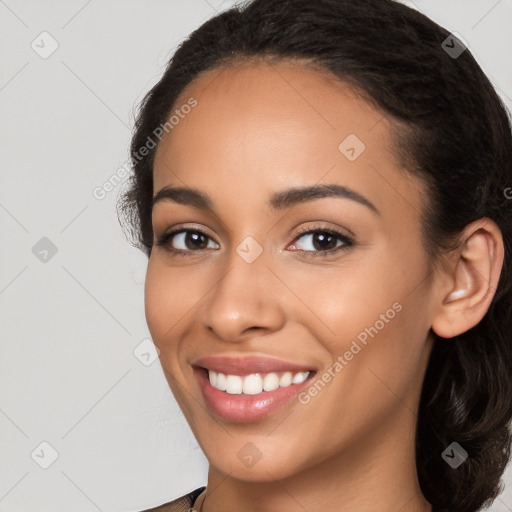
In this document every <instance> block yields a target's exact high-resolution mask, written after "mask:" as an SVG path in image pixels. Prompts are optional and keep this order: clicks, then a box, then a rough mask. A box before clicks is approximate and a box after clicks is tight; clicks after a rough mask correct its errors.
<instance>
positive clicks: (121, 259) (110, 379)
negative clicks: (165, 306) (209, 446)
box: [0, 0, 512, 512]
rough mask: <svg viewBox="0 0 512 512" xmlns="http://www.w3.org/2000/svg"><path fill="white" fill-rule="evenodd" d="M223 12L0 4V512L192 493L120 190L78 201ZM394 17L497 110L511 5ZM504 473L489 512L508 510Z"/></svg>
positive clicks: (203, 468) (438, 7)
mask: <svg viewBox="0 0 512 512" xmlns="http://www.w3.org/2000/svg"><path fill="white" fill-rule="evenodd" d="M233 3H234V2H233V1H225V2H221V1H214V0H151V1H142V0H137V1H135V0H103V1H100V0H89V1H86V0H73V1H70V0H67V1H64V0H46V1H39V2H37V1H35V0H31V1H29V0H17V1H15V0H9V1H8V0H5V1H3V0H0V119H1V123H0V158H1V166H2V167H1V169H2V170H1V173H0V179H1V183H0V229H1V232H2V249H3V250H2V251H1V265H0V314H1V329H2V353H1V357H0V389H1V393H0V461H1V462H0V511H9V512H22V511H23V512H26V511H27V510H33V511H52V512H59V511H68V510H74V511H76V512H79V511H84V512H85V511H94V510H100V511H109V512H117V511H126V512H129V511H137V510H141V509H143V508H147V507H150V506H155V505H157V504H160V503H163V502H165V501H168V500H170V499H173V498H175V497H177V496H178V495H181V494H184V493H185V492H188V491H190V490H191V489H193V488H195V487H198V486H200V485H203V484H204V483H205V482H206V473H207V464H206V459H205V458H204V456H203V455H202V453H201V451H200V450H199V448H198V446H197V443H196V442H195V440H194V438H193V436H192V434H191V433H190V431H189V429H188V426H187V424H186V422H185V420H184V419H183V416H182V415H181V413H180V412H179V409H178V407H177V405H176V403H175V401H174V399H173V397H172V394H171V392H170V391H169V389H168V386H167V382H166V381H165V378H164V376H163V373H162V370H161V367H160V365H159V362H158V359H156V360H155V359H154V358H155V354H154V349H153V352H152V350H151V342H150V341H148V340H147V339H148V338H149V331H148V329H147V326H146V323H145V318H144V303H143V287H144V274H145V268H146V263H147V260H146V259H145V257H144V256H143V255H142V253H139V252H138V251H137V250H135V249H133V248H131V247H130V246H129V244H128V242H127V241H126V240H125V239H124V238H123V234H122V232H121V229H120V227H119V225H118V222H117V217H116V213H115V202H116V199H117V196H118V194H119V192H120V191H121V189H122V186H121V185H119V186H117V187H116V188H115V189H114V190H113V191H111V192H109V193H107V194H106V197H105V198H104V199H102V200H99V199H96V198H95V197H94V195H93V190H94V189H95V188H96V187H100V186H102V184H103V183H105V181H107V180H108V179H109V178H110V177H111V176H112V175H115V174H119V171H118V170H119V169H120V168H121V167H122V166H123V165H124V164H125V163H126V161H127V159H128V155H129V151H128V144H129V138H130V129H131V126H132V123H133V115H134V106H135V105H136V104H137V103H138V101H139V100H140V99H141V98H142V96H143V94H144V93H145V92H146V91H147V90H148V89H149V88H150V87H151V86H152V85H153V84H154V83H155V82H156V81H157V80H158V78H159V77H160V76H161V74H162V72H163V70H164V66H165V63H166V61H167V59H168V57H169V56H170V55H171V54H172V52H173V51H174V49H175V48H176V45H177V44H178V43H179V42H180V41H181V40H182V39H183V38H184V37H185V36H186V35H187V34H188V33H189V32H191V31H192V30H193V29H194V28H196V27H197V26H198V25H200V24H201V23H202V22H203V21H205V20H206V19H207V18H209V17H211V16H212V15H213V14H215V12H216V11H220V10H222V9H224V8H227V7H229V6H230V5H232V4H233ZM406 3H408V4H409V5H411V6H413V7H416V8H418V9H419V10H421V11H423V12H425V13H426V14H427V15H428V16H430V17H431V18H433V19H434V20H435V21H437V22H438V23H440V24H441V25H444V26H445V27H446V28H448V29H449V30H451V31H456V32H458V33H459V34H461V35H462V36H463V37H464V39H465V40H466V42H467V43H468V44H469V47H470V49H471V51H472V52H473V54H474V55H475V57H476V58H477V60H478V61H479V62H480V64H481V66H482V67H483V68H484V71H486V73H487V74H488V76H489V77H490V78H491V80H492V81H493V83H494V84H495V86H496V87H497V90H498V92H499V93H500V94H501V96H502V97H503V98H504V99H505V100H506V102H507V104H508V106H509V108H512V100H511V98H512V66H511V65H510V63H511V62H512V60H511V57H512V32H511V31H510V28H509V27H510V26H512V0H499V1H497V0H473V1H468V0H449V1H447V0H425V1H420V0H416V1H415V2H414V4H413V2H406ZM44 31H46V32H48V33H49V34H50V35H49V36H48V35H42V36H41V35H40V34H41V33H42V32H44ZM52 44H53V45H56V44H58V47H57V49H56V50H55V51H54V52H53V53H52V54H51V55H47V53H49V52H50V51H51V50H52ZM45 52H46V53H45ZM43 57H45V58H43ZM511 185H512V184H511ZM55 251H57V252H55ZM144 340H146V341H144ZM150 363H151V364H150ZM41 443H48V444H41ZM55 457H57V458H56V460H53V459H55ZM45 466H48V467H47V469H43V467H45ZM511 473H512V472H511V471H510V469H509V471H508V473H507V477H506V479H505V481H506V484H507V487H506V489H505V492H504V493H503V494H502V495H501V496H500V497H499V498H498V499H497V500H496V502H495V504H494V505H493V507H492V508H491V509H490V510H492V511H493V512H506V511H512V490H511V488H512V478H511Z"/></svg>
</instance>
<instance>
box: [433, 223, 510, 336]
mask: <svg viewBox="0 0 512 512" xmlns="http://www.w3.org/2000/svg"><path fill="white" fill-rule="evenodd" d="M504 252H505V251H504V247H503V237H502V234H501V231H500V229H499V227H498V226H497V224H496V223H495V222H494V221H492V220H491V219H488V218H482V219H478V220H476V221H474V222H472V223H470V224H468V225H467V226H466V228H465V229H464V231H463V233H462V234H461V237H460V244H459V248H458V249H456V250H455V251H454V253H453V255H452V258H451V259H450V264H449V265H447V266H446V267H445V269H444V270H443V271H442V277H441V278H440V281H438V283H442V284H441V285H440V287H439V289H440V294H439V300H438V304H437V305H436V306H435V312H434V316H433V319H432V330H433V331H434V332H435V333H436V334H437V335H438V336H441V337H442V338H452V337H453V336H457V335H458V334H461V333H463V332H466V331H468V330H469V329H471V328H472V327H474V326H475V325H476V324H478V322H480V320H482V318H483V317H484V316H485V314H486V313H487V310H488V309H489V306H490V304H491V301H492V299H493V297H494V294H495V292H496V288H497V287H498V282H499V277H500V273H501V269H502V267H503V259H504Z"/></svg>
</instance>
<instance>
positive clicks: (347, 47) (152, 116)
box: [118, 0, 512, 512]
mask: <svg viewBox="0 0 512 512" xmlns="http://www.w3.org/2000/svg"><path fill="white" fill-rule="evenodd" d="M449 36H450V32H449V31H447V30H446V29H445V28H443V27H441V26H439V25H438V24H436V23H435V22H433V21H432V20H430V19H429V18H428V17H426V16H424V15H423V14H421V13H419V12H418V11H416V10H414V9H412V8H409V7H407V6H405V5H403V4H401V3H399V2H397V1H394V0H315V1H314V2H313V1H310V0H253V1H248V2H245V3H243V4H240V5H237V6H235V7H233V8H231V9H229V10H227V11H224V12H222V13H220V14H219V15H217V16H215V17H213V18H212V19H210V20H208V21H207V22H206V23H204V24H203V25H202V26H200V27H199V28H198V29H197V30H195V31H194V32H193V33H192V34H191V35H190V36H189V37H188V38H187V39H186V40H185V41H184V42H183V43H182V44H181V45H180V46H179V48H178V50H177V51H176V52H175V54H174V56H173V57H172V58H171V59H170V61H169V63H168V66H167V69H166V71H165V73H164V75H163V76H162V78H161V79H160V81H159V82H158V83H157V84H156V85H155V86H154V87H153V88H152V89H151V90H150V91H149V93H148V94H147V95H146V96H145V98H144V99H143V101H142V102H141V104H140V107H139V112H138V116H137V119H136V125H135V130H134V134H133V139H132V143H131V153H132V163H133V171H134V172H133V175H132V176H131V178H130V180H129V182H128V186H129V188H128V189H127V191H126V192H125V193H124V195H123V196H122V198H121V200H120V201H119V203H118V212H119V215H120V220H121V223H122V224H123V227H124V228H125V229H126V230H127V231H129V232H130V234H131V237H132V239H134V244H135V245H136V246H137V247H139V248H140V249H142V250H143V251H144V252H145V254H146V255H147V256H149V255H150V254H151V248H152V246H153V229H152V224H151V208H152V196H153V159H154V154H155V150H156V147H154V148H152V149H150V150H149V151H148V153H147V155H146V156H145V157H144V158H140V153H139V150H140V148H141V147H143V146H146V147H147V146H148V144H147V143H148V140H149V138H151V137H152V134H154V130H155V129H156V128H157V127H159V126H162V125H163V124H164V123H165V122H166V121H167V120H168V119H169V116H170V114H171V111H172V109H173V108H175V107H176V100H177V99H178V97H179V96H180V94H181V93H183V91H184V89H185V88H186V87H187V86H188V85H189V84H190V83H191V82H192V81H193V80H194V79H195V78H197V77H198V76H199V74H200V73H202V72H204V71H207V70H211V69H213V68H215V67H219V66H223V65H230V64H233V63H234V62H236V61H250V60H251V59H253V58H264V59H274V60H277V61H279V60H286V59H294V60H295V59H304V61H307V62H310V63H313V64H314V65H315V66H316V67H317V68H318V69H322V70H324V71H325V72H326V73H331V74H333V76H336V77H337V78H339V79H340V80H342V81H344V82H346V83H349V84H350V85H352V86H353V87H354V88H355V89H357V90H358V91H359V92H360V93H361V94H362V95H364V98H365V99H366V100H367V101H369V102H370V103H371V104H372V105H374V106H375V107H376V108H378V109H379V110H380V111H382V112H384V113H385V114H386V116H387V118H389V119H390V120H392V121H394V122H396V126H397V127H400V128H399V129H397V131H396V133H395V141H396V152H397V157H399V159H400V161H401V162H403V164H404V167H405V168H406V169H407V172H411V173H413V174H414V175H415V176H417V177H418V178H419V179H421V180H422V181H423V182H425V183H427V184H428V209H427V211H425V212H424V215H423V230H424V239H425V247H426V248H427V250H428V252H429V254H430V255H431V256H432V257H433V260H435V258H436V257H437V256H438V255H439V254H441V253H442V252H443V251H445V250H448V249H450V248H453V247H455V246H456V243H457V237H458V235H459V234H460V233H461V231H462V230H463V228H464V227H465V226H466V225H467V224H469V223H470V222H472V221H474V220H476V219H479V218H482V217H488V218H491V219H492V220H494V221H495V222H496V223H497V225H498V226H499V228H500V230H501V232H502V235H503V240H504V244H505V262H504V267H503V269H502V273H501V276H500V280H499V284H498V288H497V290H496V293H495V296H494V298H493V301H492V303H491V306H490V308H489V310H488V311H487V313H486V315H485V317H484V318H483V319H482V321H481V322H479V323H478V324H477V325H476V326H475V327H473V328H472V329H470V330H469V331H467V332H465V333H463V334H461V335H459V336H455V337H454V338H451V339H449V340H446V339H441V338H439V337H438V336H437V335H435V333H433V335H434V337H435V345H434V348H433V351H432V354H431V358H430V361H429V365H428V368H427V372H426V376H425V380H424V385H423V390H422V396H421V400H420V404H419V412H418V426H417V435H416V461H417V470H418V477H419V481H420V485H421V489H422V492H423V493H424V495H425V497H426V498H427V499H428V500H429V501H430V503H432V504H433V505H434V508H435V509H436V510H439V511H446V512H473V511H475V510H478V509H479V508H480V507H482V506H485V505H489V504H490V503H491V501H492V500H493V499H494V498H495V497H496V496H497V495H498V494H499V492H500V491H501V487H500V478H501V475H502V474H503V472H504V469H505V466H506V464H507V462H508V460H509V457H510V443H511V432H510V428H509V422H510V419H511V417H512V398H511V397H512V376H511V375H512V373H511V370H512V342H511V330H512V269H511V254H512V199H511V198H510V195H512V194H507V193H506V191H507V190H508V191H510V192H512V189H511V188H510V187H512V130H511V123H510V114H509V113H508V111H507V109H506V107H505V106H504V104H503V103H502V101H501V100H500V98H499V96H498V94H497V93H496V91H495V90H494V88H493V86H492V84H491V82H490V81H489V80H488V78H487V77H486V76H485V74H484V72H483V71H482V69H481V68H480V66H479V65H478V64H477V62H476V61H475V59H474V58H473V56H472V54H471V52H470V50H469V49H466V50H465V51H462V53H461V54H460V55H458V56H455V55H454V54H453V53H452V54H450V51H449V48H452V47H453V46H454V44H455V43H454V40H453V39H452V40H450V39H448V41H450V44H449V46H448V47H447V46H446V44H443V42H444V41H446V40H447V38H448V37H449ZM459 48H460V46H459ZM153 137H154V135H153ZM507 196H509V197H507ZM452 442H457V443H459V444H460V445H461V446H462V447H463V448H464V449H465V450H466V452H467V453H468V458H467V459H466V460H465V461H464V462H463V463H462V464H461V465H460V466H458V467H457V468H456V469H454V468H452V467H450V465H448V464H447V463H446V462H445V460H443V458H442V456H441V454H442V452H443V451H444V450H445V449H446V448H447V447H448V446H449V445H450V444H451V443H452Z"/></svg>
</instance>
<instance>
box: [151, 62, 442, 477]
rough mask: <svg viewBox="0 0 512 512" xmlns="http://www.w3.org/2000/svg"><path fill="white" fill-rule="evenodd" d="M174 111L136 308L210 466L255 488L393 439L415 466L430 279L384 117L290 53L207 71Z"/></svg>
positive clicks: (369, 456) (392, 447)
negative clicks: (142, 308)
mask: <svg viewBox="0 0 512 512" xmlns="http://www.w3.org/2000/svg"><path fill="white" fill-rule="evenodd" d="M194 100H195V101H194ZM187 102H188V103H187ZM195 102H197V104H196V103H195ZM186 104H188V105H195V106H192V107H191V108H188V107H183V106H184V105H186ZM175 110H178V112H177V113H176V112H174V111H175ZM173 113H174V114H175V116H176V118H175V119H174V120H173V122H172V129H169V132H168V134H166V135H165V136H164V137H163V138H162V140H161V142H160V144H159V147H158V151H157V155H156V159H155V166H154V196H156V195H157V194H158V193H159V192H160V191H162V190H163V189H166V190H167V192H166V193H161V194H159V200H157V201H156V202H155V204H154V208H153V228H154V235H155V240H157V239H160V238H162V237H163V236H164V235H166V234H168V233H170V232H171V231H178V233H176V234H175V235H174V236H172V237H168V239H167V242H166V243H165V244H163V245H155V247H154V248H153V251H152V253H151V257H150V259H149V266H148V271H147V279H146V289H145V305H146V318H147V321H148V326H149V329H150V332H151V335H152V337H153V340H154V342H155V344H156V345H157V347H158V348H159V349H160V359H161V364H162V366H163V369H164V371H165V374H166V377H167V379H168V382H169V384H170V386H171V389H172V392H173V394H174V396H175V397H176V399H177V401H178V403H179V405H180V407H181V408H182V410H183V412H184V415H185V416H186V418H187V420H188V422H189V424H190V426H191V428H192V430H193V432H194V434H195V436H196V438H197V440H198V442H199V444H200V445H201V448H202V449H203V451H204V453H205V454H206V456H207V457H208V459H209V462H210V464H211V466H212V467H214V468H216V469H217V470H218V471H221V472H223V473H225V474H230V475H231V476H232V477H234V478H238V479H242V480H250V481H270V480H275V479H280V478H285V477H288V476H291V475H294V474H297V473H299V472H301V471H304V470H308V469H311V468H312V467H313V466H315V465H317V464H318V463H325V464H327V463H328V461H332V462H334V461H336V463H338V462H339V461H340V460H343V461H345V463H346V465H345V466H344V467H347V468H348V467H351V468H352V469H353V468H354V467H355V466H354V463H355V462H354V461H356V460H357V461H359V462H360V463H363V464H365V463H370V462H371V461H375V460H377V459H378V458H379V457H384V458H386V457H396V456H397V453H398V454H400V453H403V450H404V447H405V449H406V453H408V454H409V459H410V458H411V457H412V459H411V460H412V461H413V462H414V451H413V450H414V428H413V427H414V424H415V420H416V411H417V404H418V400H419V395H420V391H421V385H422V381H423V377H424V371H425V368H426V365H427V362H428V357H429V354H430V350H431V348H432V340H431V338H430V336H429V329H430V325H431V323H430V319H431V312H432V310H433V291H432V290H433V289H434V287H433V277H432V275H431V272H430V266H429V261H428V259H427V256H426V253H425V250H424V248H423V246H422V239H421V227H420V212H421V210H422V208H423V206H424V202H423V201H424V197H425V196H424V190H423V187H422V186H421V184H420V182H419V181H417V180H416V179H412V178H410V177H407V176H406V174H405V172H404V170H403V169H401V168H400V167H399V165H398V163H397V161H396V159H395V155H394V154H393V153H392V152H391V150H390V147H391V145H390V144H391V131H390V125H389V123H388V121H387V120H386V118H384V117H382V116H381V115H380V113H378V112H377V111H376V110H374V109H373V108H372V107H370V106H369V105H368V104H367V103H366V102H364V101H363V100H362V99H360V98H358V97H357V96H356V95H355V93H354V92H353V91H352V90H351V89H350V88H349V87H348V86H347V85H346V84H344V83H334V82H329V81H328V80H326V77H325V76H324V75H322V74H320V73H318V72H317V71H313V70H311V69H308V68H306V67H303V66H300V65H298V64H291V63H280V64H273V65H270V64H267V63H257V64H255V63H252V64H248V65H244V66H238V67H236V68H235V67H229V68H228V67H225V68H220V69H216V70H213V71H209V72H206V73H204V74H203V75H202V76H200V77H199V78H198V79H197V80H196V81H194V82H193V83H192V84H191V85H190V86H189V87H188V88H187V89H186V90H185V92H184V93H183V94H182V96H181V98H180V99H179V101H178V102H177V103H176V105H175V107H174V109H173ZM155 128H156V127H155ZM310 187H315V188H316V187H326V188H324V189H323V191H324V192H323V194H322V193H315V194H311V195H309V196H308V195H306V194H303V193H302V192H301V190H302V189H303V188H310ZM327 187H329V188H327ZM175 188H187V189H188V188H189V189H194V191H196V192H197V193H199V194H201V196H202V197H203V198H204V197H206V196H208V203H209V204H202V203H204V201H203V202H202V203H201V202H200V201H199V200H198V198H197V197H196V195H195V193H194V194H192V193H183V192H182V193H181V194H179V195H178V194H176V193H173V192H172V191H171V189H175ZM291 189H296V192H294V193H290V192H289V191H290V190H291ZM335 192H336V194H335ZM185 230H187V231H185ZM195 230H201V231H202V232H204V233H205V234H204V235H201V234H198V233H197V232H196V231H195ZM311 231H313V233H311ZM172 249H176V250H181V251H184V252H183V253H180V254H174V253H173V252H172ZM221 356H222V358H221ZM265 358H266V360H263V359H265ZM204 368H207V369H210V370H216V371H217V372H218V373H224V374H225V375H226V374H227V376H226V378H225V379H224V378H223V377H222V376H221V377H216V380H214V381H213V382H214V384H216V386H217V387H219V388H222V387H223V384H226V385H227V387H228V391H223V390H221V389H216V387H214V386H212V385H211V384H210V383H209V381H208V379H209V377H208V372H207V370H206V369H204ZM307 371H309V372H310V373H309V374H308V378H307V379H306V380H305V381H303V382H300V381H301V380H302V379H303V378H304V377H305V376H306V374H305V373H303V372H307ZM249 374H259V376H253V377H250V378H248V379H247V378H245V377H246V376H247V375H249ZM271 374H273V375H271ZM290 374H291V375H290ZM212 375H213V374H212ZM290 377H291V378H294V380H295V382H292V383H291V384H290ZM212 379H215V377H212ZM278 384H282V387H281V386H280V387H278V388H276V389H273V388H275V387H276V386H277V385H278ZM287 384H288V385H287ZM240 386H241V387H242V391H244V390H245V391H246V392H242V393H241V394H240V393H239V392H240ZM262 386H265V389H267V390H265V389H263V390H262V391H261V392H259V391H260V390H261V389H262ZM381 460H383V459H381ZM388 460H390V459H388ZM349 461H350V466H349V465H348V462H349ZM338 467H339V466H338Z"/></svg>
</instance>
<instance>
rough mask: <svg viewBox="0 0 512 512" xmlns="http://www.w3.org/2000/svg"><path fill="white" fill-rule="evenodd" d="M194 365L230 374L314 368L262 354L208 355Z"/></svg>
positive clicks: (294, 370)
mask: <svg viewBox="0 0 512 512" xmlns="http://www.w3.org/2000/svg"><path fill="white" fill-rule="evenodd" d="M192 366H196V367H202V368H206V369H207V370H213V371H215V372H220V373H224V374H230V375H248V374H251V373H270V372H286V371H289V372H295V373H297V372H307V371H311V370H312V369H311V368H310V367H308V366H306V365H303V364H298V363H293V362H290V361H285V360H284V359H276V358H274V357H262V356H239V357H234V356H208V357H201V358H199V359H195V360H194V361H193V363H192Z"/></svg>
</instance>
